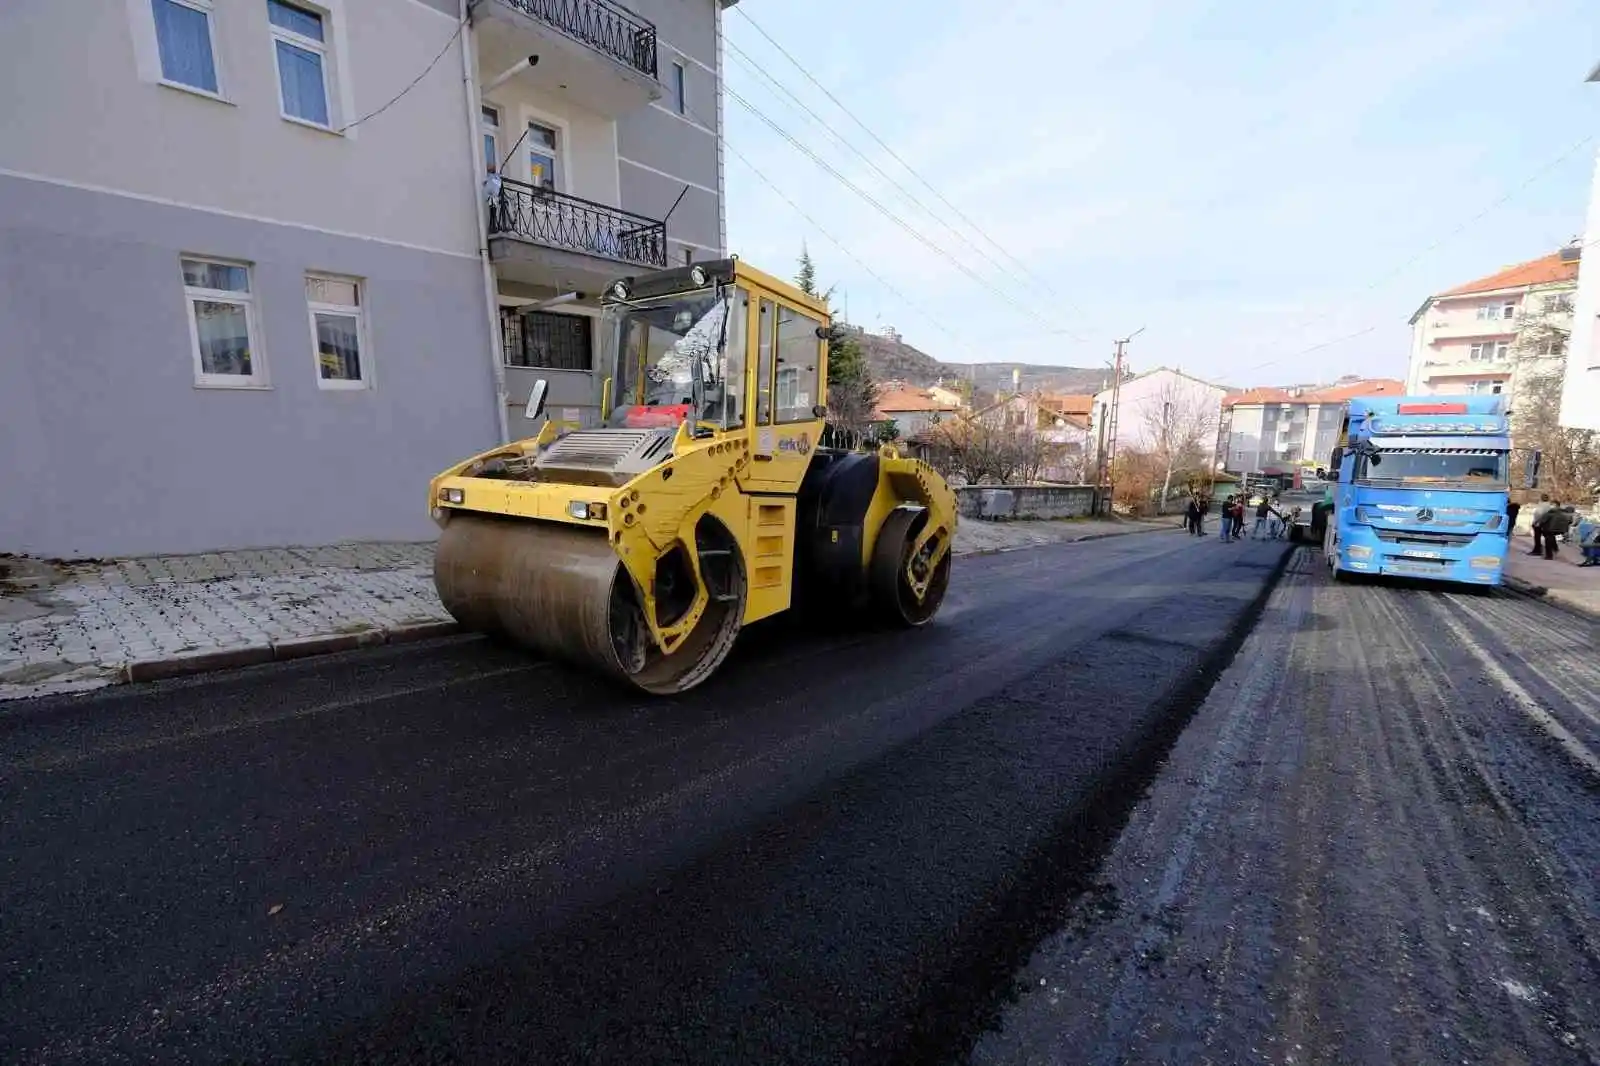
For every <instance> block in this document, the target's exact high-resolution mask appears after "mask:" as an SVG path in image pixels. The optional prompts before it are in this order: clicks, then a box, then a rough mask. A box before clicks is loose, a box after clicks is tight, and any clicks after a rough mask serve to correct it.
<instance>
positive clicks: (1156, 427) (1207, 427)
mask: <svg viewBox="0 0 1600 1066" xmlns="http://www.w3.org/2000/svg"><path fill="white" fill-rule="evenodd" d="M1227 393H1228V390H1227V389H1225V388H1224V387H1223V386H1221V385H1216V384H1213V383H1212V382H1209V381H1205V380H1203V379H1201V378H1197V377H1195V376H1194V375H1192V374H1185V373H1184V372H1183V371H1181V370H1173V369H1171V368H1169V367H1164V366H1163V367H1157V368H1156V369H1154V370H1147V371H1145V372H1144V373H1143V374H1136V375H1134V376H1133V377H1131V378H1127V379H1126V380H1124V381H1123V382H1122V388H1121V391H1120V393H1119V396H1118V412H1117V431H1116V432H1117V435H1116V449H1115V450H1116V451H1121V450H1123V449H1127V448H1133V449H1138V450H1141V451H1152V450H1154V449H1155V448H1156V446H1157V443H1158V441H1159V438H1160V435H1161V433H1160V424H1161V421H1162V419H1163V417H1164V414H1163V412H1164V411H1165V412H1167V414H1166V415H1165V417H1167V418H1168V419H1169V420H1170V421H1172V422H1182V423H1192V424H1193V425H1195V426H1198V427H1200V429H1201V430H1202V433H1203V435H1204V436H1207V437H1210V438H1214V436H1215V434H1216V431H1217V422H1218V419H1219V418H1220V417H1221V411H1222V398H1223V397H1224V396H1226V395H1227ZM1111 400H1112V390H1111V389H1104V390H1102V391H1101V392H1098V393H1096V394H1095V395H1094V398H1093V410H1092V411H1091V412H1090V426H1089V432H1090V434H1091V436H1092V438H1093V439H1094V441H1095V443H1096V445H1098V444H1099V438H1100V433H1101V427H1102V424H1105V426H1106V432H1107V433H1109V432H1110V427H1109V423H1110V411H1111ZM1164 405H1170V408H1168V407H1166V406H1164Z"/></svg>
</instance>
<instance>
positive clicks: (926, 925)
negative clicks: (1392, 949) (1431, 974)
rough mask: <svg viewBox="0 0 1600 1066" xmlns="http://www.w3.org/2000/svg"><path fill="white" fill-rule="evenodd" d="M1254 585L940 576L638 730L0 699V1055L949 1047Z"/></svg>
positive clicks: (1067, 891) (257, 677)
mask: <svg viewBox="0 0 1600 1066" xmlns="http://www.w3.org/2000/svg"><path fill="white" fill-rule="evenodd" d="M1284 558H1285V549H1284V548H1283V546H1281V545H1266V544H1262V545H1255V544H1250V543H1245V544H1234V545H1224V544H1219V543H1218V542H1217V541H1216V540H1215V539H1214V538H1211V539H1208V540H1206V541H1204V542H1201V541H1196V540H1194V539H1192V538H1190V537H1187V536H1184V535H1182V534H1180V533H1177V532H1176V531H1173V532H1160V533H1145V534H1139V535H1134V536H1126V537H1119V538H1114V539H1107V540H1101V541H1095V542H1090V543H1084V544H1075V545H1061V546H1055V547H1047V548H1039V549H1034V550H1029V551H1022V552H1014V553H1010V554H1002V555H994V556H987V557H981V558H969V559H963V560H960V561H958V563H957V566H956V577H955V580H954V583H953V585H952V589H951V593H950V595H949V598H948V599H947V601H946V605H945V608H944V611H943V612H942V614H941V615H940V617H939V619H938V621H937V622H936V623H935V624H934V625H933V626H932V627H930V628H929V629H926V630H923V631H920V632H912V633H873V632H863V631H859V630H856V629H852V628H850V627H849V626H848V625H844V624H841V625H839V626H836V627H832V629H833V631H832V632H831V633H828V634H826V635H817V634H814V633H804V632H798V631H796V630H794V629H793V628H791V627H784V626H769V627H767V628H765V629H764V630H756V631H752V632H751V633H748V634H746V635H745V637H743V638H741V646H740V648H739V649H737V650H736V652H735V655H734V658H733V659H731V660H730V661H729V663H728V664H727V665H726V666H725V668H724V670H723V671H722V672H721V673H720V674H719V675H718V677H717V678H715V679H714V680H713V681H712V682H711V683H710V684H708V685H706V686H704V687H703V688H701V689H698V690H696V691H695V692H694V693H691V694H690V695H689V696H687V697H684V698H681V699H676V700H671V701H664V702H663V701H652V700H646V699H643V698H640V697H636V696H634V695H632V694H629V693H626V692H622V691H620V690H618V689H615V688H611V687H608V686H607V685H606V684H604V683H602V682H599V681H596V680H594V679H591V678H589V677H587V676H583V675H579V674H575V673H572V672H569V671H567V670H564V669H561V668H558V667H554V666H551V665H549V664H546V663H542V662H538V661H534V660H532V659H530V658H528V657H526V656H523V655H521V654H518V653H516V652H513V651H509V650H505V649H497V648H495V647H492V646H490V645H488V644H486V643H483V642H479V641H475V640H461V641H452V642H445V643H441V644H438V645H432V646H412V647H404V648H386V649H380V650H377V651H373V652H368V653H361V654H354V655H349V656H341V657H335V658H330V659H326V660H320V661H306V662H302V663H298V664H288V665H283V666H273V667H261V668H256V669H252V670H246V671H239V672H236V673H233V674H229V675H221V676H216V677H211V678H204V679H193V680H189V681H183V682H169V683H162V684H158V685H151V686H144V687H137V688H129V689H120V690H112V691H109V692H105V693H97V694H93V695H90V696H86V697H80V698H76V699H72V700H56V701H49V702H34V703H30V704H26V705H20V706H12V707H8V708H5V709H0V988H3V989H4V1010H3V1011H0V1061H3V1062H5V1063H8V1064H15V1063H30V1062H97V1063H98V1062H116V1061H160V1062H181V1061H196V1062H206V1061H220V1060H228V1061H256V1060H267V1059H272V1060H297V1061H317V1060H324V1061H352V1060H354V1061H364V1062H380V1061H393V1062H425V1061H463V1062H474V1063H486V1062H497V1061H506V1062H518V1063H529V1062H538V1063H547V1062H588V1063H605V1062H617V1063H628V1064H630V1066H632V1064H638V1063H646V1062H650V1063H656V1062H695V1063H699V1062H728V1063H735V1062H736V1063H755V1062H760V1063H776V1062H797V1063H798V1062H804V1063H826V1062H865V1063H871V1062H891V1061H911V1060H916V1061H927V1060H929V1059H940V1058H950V1057H952V1056H954V1057H960V1056H962V1055H964V1054H965V1053H966V1052H967V1050H968V1049H970V1047H971V1046H972V1044H971V1042H972V1040H973V1039H974V1038H975V1037H976V1036H977V1035H978V1034H979V1033H980V1032H982V1031H983V1030H984V1028H985V1027H986V1026H989V1025H991V1024H993V1023H994V1022H995V1021H997V1020H998V1019H999V1017H1000V1011H1001V1009H1002V1008H1003V1006H1004V1004H1005V1001H1006V997H1007V995H1008V994H1009V993H1010V991H1011V989H1012V982H1013V978H1014V974H1015V972H1016V970H1017V968H1018V967H1020V966H1021V965H1023V964H1024V963H1025V962H1026V961H1027V959H1028V957H1029V953H1030V952H1031V951H1032V949H1033V948H1034V947H1035V945H1036V944H1037V943H1038V942H1039V939H1040V938H1041V937H1043V936H1045V935H1046V934H1047V933H1049V932H1050V930H1051V929H1053V928H1054V927H1055V926H1056V924H1057V923H1058V922H1059V920H1060V915H1061V914H1062V912H1063V909H1064V908H1065V907H1066V906H1067V904H1068V902H1069V901H1070V900H1072V899H1073V898H1074V897H1075V895H1076V894H1077V893H1078V892H1079V891H1080V890H1081V889H1082V888H1083V887H1084V886H1085V885H1086V884H1087V883H1088V881H1087V879H1088V878H1089V876H1090V875H1091V873H1092V871H1093V869H1094V864H1095V862H1096V861H1097V859H1098V858H1099V857H1100V856H1101V855H1102V854H1103V851H1104V849H1105V847H1106V846H1108V845H1109V843H1110V842H1111V841H1112V840H1113V839H1114V838H1115V834H1116V832H1117V830H1118V829H1119V828H1120V826H1121V824H1122V820H1123V819H1124V818H1125V817H1126V816H1127V814H1128V812H1129V811H1130V810H1131V809H1132V806H1133V803H1134V802H1135V800H1136V799H1137V797H1138V796H1139V795H1140V794H1141V791H1142V788H1143V785H1144V784H1145V783H1146V782H1147V781H1148V780H1149V777H1150V775H1151V774H1153V773H1154V770H1155V767H1156V765H1157V761H1158V759H1159V757H1160V755H1161V754H1162V753H1163V752H1164V751H1165V750H1166V749H1167V747H1168V746H1169V745H1170V742H1171V740H1172V738H1173V737H1174V736H1175V735H1176V732H1177V730H1178V729H1179V728H1180V727H1181V726H1182V724H1183V723H1184V721H1186V720H1187V718H1188V717H1189V715H1190V714H1192V713H1193V710H1194V708H1195V707H1196V706H1197V705H1198V703H1199V699H1200V697H1201V696H1203V694H1204V692H1205V689H1206V687H1207V685H1208V683H1209V680H1211V679H1214V677H1215V676H1216V674H1217V673H1218V672H1219V671H1220V668H1221V666H1222V665H1224V664H1225V662H1226V657H1227V654H1228V653H1229V651H1230V650H1231V646H1236V644H1237V640H1238V639H1241V638H1242V632H1243V628H1244V625H1245V623H1246V621H1247V620H1248V618H1249V617H1250V616H1251V614H1252V612H1253V611H1259V609H1260V607H1261V605H1262V603H1263V602H1264V598H1265V590H1266V588H1267V586H1268V583H1269V581H1270V579H1271V578H1272V576H1273V575H1274V573H1275V568H1279V567H1281V565H1282V561H1283V559H1284ZM1351 636H1352V639H1354V638H1355V635H1353V634H1352V635H1351ZM1230 642H1231V644H1230ZM1319 646H1322V647H1331V646H1328V645H1319ZM1328 654H1332V651H1331V650H1330V651H1329V652H1328ZM1530 876H1531V875H1530ZM1519 883H1520V882H1519ZM1487 905H1491V906H1504V905H1505V902H1504V901H1499V900H1498V897H1496V898H1495V900H1491V901H1490V903H1489V904H1487ZM1567 951H1568V954H1570V951H1571V949H1570V948H1569V949H1567ZM1553 957H1555V958H1561V959H1565V958H1566V957H1567V956H1565V955H1558V956H1553ZM1540 987H1541V988H1543V987H1545V986H1543V985H1541V986H1540ZM1552 992H1554V990H1552ZM1563 1017H1564V1018H1565V1017H1566V1015H1563ZM1580 1021H1581V1020H1573V1021H1572V1024H1573V1025H1574V1026H1576V1027H1577V1029H1576V1031H1578V1032H1579V1033H1580V1039H1582V1040H1588V1039H1589V1035H1588V1033H1589V1031H1588V1029H1586V1028H1584V1026H1585V1025H1591V1024H1593V1017H1592V1016H1591V1019H1590V1021H1589V1022H1588V1023H1582V1024H1580ZM1586 1046H1587V1045H1586Z"/></svg>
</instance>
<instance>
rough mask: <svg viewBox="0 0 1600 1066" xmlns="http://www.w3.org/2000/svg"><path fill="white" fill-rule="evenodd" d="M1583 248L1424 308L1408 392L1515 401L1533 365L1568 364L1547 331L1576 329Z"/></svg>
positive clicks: (1416, 320) (1414, 338)
mask: <svg viewBox="0 0 1600 1066" xmlns="http://www.w3.org/2000/svg"><path fill="white" fill-rule="evenodd" d="M1581 255H1582V247H1581V246H1580V245H1571V246H1568V247H1566V248H1563V249H1561V250H1560V251H1558V252H1554V253H1552V254H1550V255H1547V256H1542V257H1541V258H1539V259H1534V260H1531V261H1529V262H1526V263H1519V264H1517V265H1516V266H1512V267H1507V268H1506V269H1504V270H1502V271H1499V272H1498V273H1495V274H1491V275H1489V276H1488V277H1485V278H1479V279H1478V280H1476V281H1471V282H1468V283H1467V284H1465V285H1459V286H1457V287H1456V288H1453V289H1450V290H1449V291H1447V292H1442V293H1439V294H1438V295H1437V296H1430V297H1428V299H1426V300H1424V301H1423V303H1422V306H1421V307H1419V308H1417V311H1416V313H1415V314H1413V315H1412V316H1411V357H1410V361H1409V367H1408V369H1407V373H1406V388H1407V391H1408V392H1410V393H1412V394H1415V395H1433V396H1458V395H1462V394H1468V393H1504V394H1508V395H1512V397H1513V398H1512V401H1511V402H1512V406H1513V408H1514V407H1515V403H1516V401H1515V396H1514V394H1515V385H1516V381H1515V379H1516V371H1517V367H1518V365H1519V364H1520V365H1523V366H1527V361H1528V360H1530V359H1531V360H1553V361H1559V360H1561V359H1563V358H1565V354H1566V352H1565V346H1564V345H1563V344H1562V343H1561V342H1560V341H1559V340H1552V339H1551V338H1550V337H1549V336H1548V330H1547V328H1546V327H1548V326H1551V325H1555V326H1558V327H1560V329H1561V330H1562V331H1565V330H1569V329H1570V328H1571V324H1572V313H1573V296H1574V295H1575V292H1576V290H1577V279H1578V263H1579V259H1580V257H1581Z"/></svg>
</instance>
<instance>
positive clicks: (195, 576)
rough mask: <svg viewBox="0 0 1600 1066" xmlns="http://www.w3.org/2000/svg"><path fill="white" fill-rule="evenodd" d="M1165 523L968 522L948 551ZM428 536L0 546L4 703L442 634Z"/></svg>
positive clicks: (444, 619) (0, 692)
mask: <svg viewBox="0 0 1600 1066" xmlns="http://www.w3.org/2000/svg"><path fill="white" fill-rule="evenodd" d="M1170 525H1171V523H1170V522H1169V523H1165V524H1153V523H1145V522H1132V521H1103V520H1066V521H1056V522H976V521H967V522H963V523H962V524H961V526H960V528H959V529H958V530H957V533H956V554H957V555H970V554H973V553H976V552H985V551H1005V550H1010V549H1014V548H1023V547H1033V546H1036V545H1040V544H1050V543H1059V542H1063V541H1075V540H1088V539H1094V538H1098V537H1105V536H1117V535H1119V534H1122V533H1134V532H1143V531H1146V530H1152V529H1162V528H1169V527H1170ZM454 630H455V623H454V621H453V620H452V619H451V618H450V616H449V614H448V613H447V612H446V611H445V609H444V607H443V605H442V604H440V602H439V598H438V596H437V595H436V594H435V593H434V590H433V545H432V543H424V544H344V545H337V546H333V547H326V548H275V549H266V550H259V551H235V552H215V553H211V554H207V555H182V556H159V557H154V558H145V559H118V560H110V561H93V562H78V563H59V564H50V563H46V562H42V561H40V560H35V559H27V558H18V557H14V556H0V701H4V700H15V699H23V698H27V697H31V696H45V695H57V694H61V693H69V692H84V691H88V690H90V689H95V688H100V687H102V686H104V685H110V684H115V683H117V682H126V681H148V680H155V679H156V678H161V677H173V676H177V675H180V674H190V673H198V672H200V671H204V670H219V669H227V668H231V667H238V666H253V665H256V664H259V663H266V662H272V661H274V660H286V659H294V658H300V657H303V656H306V655H317V654H322V653H326V652H334V651H348V650H350V649H352V648H359V647H364V646H369V645H373V644H383V643H399V642H401V641H406V640H417V639H422V638H425V637H433V636H441V635H444V634H446V633H450V632H453V631H454Z"/></svg>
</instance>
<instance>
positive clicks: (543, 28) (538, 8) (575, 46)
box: [477, 0, 662, 118]
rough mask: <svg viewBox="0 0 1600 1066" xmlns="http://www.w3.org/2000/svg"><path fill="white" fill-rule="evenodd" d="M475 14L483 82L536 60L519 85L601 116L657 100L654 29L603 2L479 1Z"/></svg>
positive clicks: (658, 89) (604, 0)
mask: <svg viewBox="0 0 1600 1066" xmlns="http://www.w3.org/2000/svg"><path fill="white" fill-rule="evenodd" d="M478 12H479V20H478V24H477V25H478V34H477V36H478V40H479V54H480V60H479V68H480V76H481V77H483V78H484V79H486V80H492V79H494V78H495V76H496V75H497V74H498V73H499V72H501V71H503V70H507V69H509V68H510V67H511V66H512V65H513V64H515V63H517V62H519V61H521V60H524V59H526V58H527V57H528V56H530V55H537V56H538V57H539V62H538V64H537V65H536V66H534V67H533V68H531V69H529V70H527V71H526V72H524V73H523V74H521V75H519V76H518V78H519V80H521V81H523V82H525V84H527V85H528V86H529V87H530V88H533V89H536V90H538V91H539V92H541V93H545V94H547V95H550V96H552V97H556V98H565V99H567V100H570V101H571V102H572V103H575V104H578V105H580V106H582V107H584V108H586V109H588V110H590V111H594V112H596V113H597V114H600V115H603V116H605V117H608V118H616V117H617V116H619V115H623V114H626V113H627V112H629V111H634V110H637V109H638V108H641V107H644V106H645V105H646V104H648V103H649V102H650V101H652V100H657V99H660V97H661V95H662V89H661V83H660V82H659V81H658V80H657V66H656V28H655V26H654V25H653V24H651V23H650V22H648V21H647V20H645V19H642V18H640V17H639V16H638V15H635V14H634V13H633V12H631V11H629V10H627V9H626V8H624V7H621V6H619V5H617V4H614V3H612V2H610V0H483V2H482V3H481V4H480V5H479V7H478Z"/></svg>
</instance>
